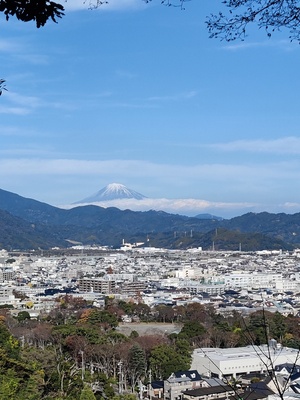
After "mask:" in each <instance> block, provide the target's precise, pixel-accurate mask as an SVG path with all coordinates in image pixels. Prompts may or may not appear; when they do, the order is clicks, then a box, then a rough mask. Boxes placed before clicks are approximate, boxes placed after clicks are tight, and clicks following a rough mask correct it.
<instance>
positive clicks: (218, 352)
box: [191, 345, 299, 378]
mask: <svg viewBox="0 0 300 400" xmlns="http://www.w3.org/2000/svg"><path fill="white" fill-rule="evenodd" d="M269 351H270V357H269V355H268V354H269ZM298 358H299V350H297V349H292V348H288V347H280V348H277V347H276V348H275V349H273V348H270V347H269V346H267V345H262V346H254V345H250V346H246V347H237V348H229V349H220V348H201V349H195V350H194V352H193V356H192V365H191V369H196V370H197V371H198V372H199V374H200V375H204V376H209V377H210V376H214V377H219V378H222V377H223V376H233V377H236V376H238V375H241V374H250V373H253V372H258V373H263V372H265V371H267V370H269V369H270V368H271V364H272V363H273V366H274V367H275V366H276V365H280V364H285V363H289V364H294V363H295V362H297V360H298Z"/></svg>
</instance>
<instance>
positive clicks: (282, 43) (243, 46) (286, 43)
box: [222, 38, 298, 51]
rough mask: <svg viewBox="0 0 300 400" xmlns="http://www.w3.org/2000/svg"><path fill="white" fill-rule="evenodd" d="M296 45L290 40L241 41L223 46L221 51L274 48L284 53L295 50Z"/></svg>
mask: <svg viewBox="0 0 300 400" xmlns="http://www.w3.org/2000/svg"><path fill="white" fill-rule="evenodd" d="M297 45H298V44H297V43H296V42H291V41H290V40H275V39H274V38H273V39H272V40H264V41H261V42H248V41H247V42H246V41H242V42H236V43H230V44H225V45H224V46H222V49H224V50H228V51H239V50H247V49H256V48H265V47H276V48H280V49H281V50H284V51H292V50H296V48H297Z"/></svg>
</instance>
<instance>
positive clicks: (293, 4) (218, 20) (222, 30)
mask: <svg viewBox="0 0 300 400" xmlns="http://www.w3.org/2000/svg"><path fill="white" fill-rule="evenodd" d="M223 4H225V6H226V7H227V9H228V12H227V13H223V12H219V13H218V14H211V15H210V16H209V17H208V18H207V21H206V24H207V27H208V31H209V33H210V37H211V38H219V39H221V40H227V41H231V40H235V39H241V40H244V39H245V37H246V32H247V28H248V26H249V25H250V24H256V25H257V26H258V28H260V29H261V28H263V29H264V30H265V31H266V33H267V36H268V37H271V36H272V34H273V32H275V31H280V30H281V29H287V30H288V31H289V39H290V40H296V41H298V42H300V4H299V0H224V1H223Z"/></svg>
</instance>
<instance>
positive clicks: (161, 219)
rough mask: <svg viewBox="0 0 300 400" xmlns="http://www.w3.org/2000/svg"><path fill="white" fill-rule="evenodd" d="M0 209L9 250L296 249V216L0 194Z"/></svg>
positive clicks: (299, 217)
mask: <svg viewBox="0 0 300 400" xmlns="http://www.w3.org/2000/svg"><path fill="white" fill-rule="evenodd" d="M1 210H2V211H1ZM0 211H1V213H0V235H1V240H0V245H1V246H2V247H3V248H9V249H10V248H18V249H28V248H38V247H41V248H49V247H53V246H60V247H65V246H66V245H68V243H70V241H71V242H74V241H75V242H81V243H83V244H101V245H109V246H120V244H121V242H122V240H123V239H125V240H126V241H128V242H147V245H152V246H156V247H165V248H190V247H202V248H203V249H209V248H212V246H214V248H215V249H219V250H238V249H239V247H240V246H242V249H243V250H247V251H254V250H261V249H279V248H281V249H291V248H293V247H297V246H298V245H300V213H298V214H294V215H288V214H269V213H266V212H263V213H258V214H254V213H248V214H245V215H242V216H240V217H236V218H232V219H229V220H220V219H207V218H205V219H199V217H197V218H196V217H195V218H191V217H186V216H182V215H177V214H169V213H166V212H163V211H153V210H151V211H146V212H135V211H131V210H125V211H121V210H119V209H117V208H113V207H111V208H106V209H105V208H101V207H97V206H91V205H90V206H83V207H75V208H72V209H70V210H64V209H61V208H58V207H53V206H51V205H49V204H46V203H42V202H39V201H36V200H33V199H28V198H24V197H22V196H19V195H17V194H14V193H11V192H7V191H4V190H0ZM221 228H222V229H221Z"/></svg>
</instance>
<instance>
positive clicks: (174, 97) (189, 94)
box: [147, 90, 197, 101]
mask: <svg viewBox="0 0 300 400" xmlns="http://www.w3.org/2000/svg"><path fill="white" fill-rule="evenodd" d="M195 96H197V91H196V90H190V91H189V92H183V93H177V94H174V95H168V96H152V97H149V98H148V99H147V100H149V101H179V100H188V99H191V98H193V97H195Z"/></svg>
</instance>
